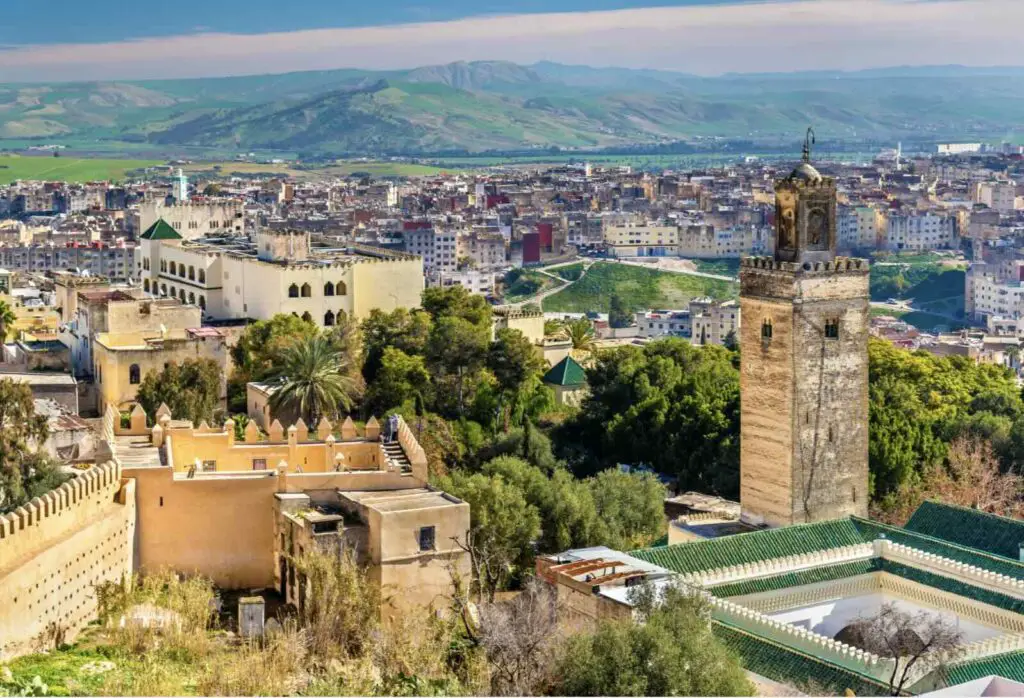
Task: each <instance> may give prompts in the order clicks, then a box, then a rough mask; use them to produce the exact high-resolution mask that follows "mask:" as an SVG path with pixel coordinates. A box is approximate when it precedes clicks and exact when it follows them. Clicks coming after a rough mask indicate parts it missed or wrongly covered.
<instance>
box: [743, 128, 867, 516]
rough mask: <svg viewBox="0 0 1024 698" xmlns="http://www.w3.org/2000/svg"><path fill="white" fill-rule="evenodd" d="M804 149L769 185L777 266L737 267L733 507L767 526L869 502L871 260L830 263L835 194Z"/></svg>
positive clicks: (854, 509) (749, 263) (770, 261)
mask: <svg viewBox="0 0 1024 698" xmlns="http://www.w3.org/2000/svg"><path fill="white" fill-rule="evenodd" d="M812 143H813V140H812V132H811V131H810V130H809V129H808V134H807V141H806V142H805V145H804V158H803V162H802V163H801V164H800V165H799V166H797V168H796V169H795V170H793V172H792V173H791V174H790V175H789V176H788V177H786V178H785V179H782V180H779V181H777V182H776V183H775V228H776V235H777V239H776V244H775V256H774V258H766V257H748V258H746V259H744V260H743V262H742V265H741V267H740V287H741V290H740V307H741V309H742V318H743V322H742V325H741V332H740V345H741V361H742V369H741V374H740V390H741V396H742V398H741V399H742V410H741V417H740V434H741V444H740V463H741V465H740V469H741V483H740V503H741V506H742V512H743V518H744V520H745V521H748V522H750V523H755V524H762V523H763V524H768V525H770V526H786V525H790V524H795V523H805V522H811V521H821V520H825V519H834V518H839V517H843V516H847V515H850V514H857V515H861V516H864V515H866V513H867V505H868V346H867V342H868V262H867V261H866V260H863V259H849V258H844V257H836V254H835V250H836V185H835V181H834V180H833V179H832V178H831V177H822V176H821V174H819V173H818V171H817V170H816V169H815V168H814V167H813V166H812V165H811V163H810V146H811V144H812Z"/></svg>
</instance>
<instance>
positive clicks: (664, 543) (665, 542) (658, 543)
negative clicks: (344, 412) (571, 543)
mask: <svg viewBox="0 0 1024 698" xmlns="http://www.w3.org/2000/svg"><path fill="white" fill-rule="evenodd" d="M61 346H63V345H61ZM667 545H668V534H667V533H666V534H665V535H663V536H662V537H661V538H659V539H658V540H656V541H654V542H653V543H651V547H652V548H664V547H665V546H667Z"/></svg>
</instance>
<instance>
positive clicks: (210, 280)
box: [139, 231, 425, 327]
mask: <svg viewBox="0 0 1024 698" xmlns="http://www.w3.org/2000/svg"><path fill="white" fill-rule="evenodd" d="M139 250H140V255H141V257H140V261H139V267H140V274H141V275H142V285H143V290H144V291H145V292H147V293H149V294H152V295H154V296H160V297H165V296H167V297H173V298H178V299H179V300H181V301H182V302H185V303H189V304H195V305H197V306H198V307H200V308H201V309H202V310H203V313H204V316H205V317H208V318H213V319H241V318H252V319H255V320H267V319H270V318H271V317H273V316H274V315H277V314H278V313H291V314H294V315H296V316H297V317H302V318H306V319H308V320H310V321H311V322H314V323H316V324H317V325H320V326H323V327H330V326H332V325H334V324H335V323H336V322H337V319H338V317H339V315H342V314H344V315H346V316H348V317H354V318H356V319H362V318H365V317H366V316H367V315H369V313H370V311H371V310H372V309H374V308H380V309H382V310H386V311H390V310H394V309H395V308H403V307H404V308H415V307H418V306H419V303H420V296H421V294H422V292H423V288H424V285H425V284H424V277H423V266H422V262H421V261H420V259H419V258H418V257H415V256H413V255H407V254H402V253H394V252H389V251H386V250H383V249H377V248H363V247H349V248H346V249H343V250H320V249H316V248H311V247H310V236H309V233H306V232H296V231H264V232H262V233H258V234H256V235H255V236H254V240H253V242H252V243H250V242H249V241H248V239H247V238H233V239H229V240H214V239H204V240H195V241H185V240H181V239H174V238H171V237H163V238H153V239H146V237H145V236H143V239H142V240H141V241H140V246H139Z"/></svg>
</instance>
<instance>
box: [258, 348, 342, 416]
mask: <svg viewBox="0 0 1024 698" xmlns="http://www.w3.org/2000/svg"><path fill="white" fill-rule="evenodd" d="M352 368H353V367H352V361H351V358H350V357H348V356H346V355H345V353H344V352H342V351H341V350H340V349H339V347H338V346H337V344H335V343H334V342H333V341H331V337H329V336H327V335H323V334H318V335H316V336H313V337H309V338H305V339H300V340H299V341H297V342H296V343H294V344H291V345H289V346H288V347H287V348H285V349H284V350H283V351H282V352H281V354H280V355H279V357H278V368H277V370H276V371H275V372H274V374H273V379H274V380H276V382H277V390H275V391H274V394H273V396H272V397H271V398H270V407H271V409H272V410H273V411H274V412H275V413H282V412H284V413H288V414H291V415H294V416H297V417H302V419H303V420H305V422H306V424H307V425H315V424H316V423H317V422H319V421H320V418H321V417H328V416H330V417H334V416H337V414H338V413H339V412H342V411H344V412H348V411H350V410H351V409H352V398H353V395H355V393H356V390H357V381H356V379H355V378H354V377H353V370H352Z"/></svg>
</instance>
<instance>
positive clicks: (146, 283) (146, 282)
mask: <svg viewBox="0 0 1024 698" xmlns="http://www.w3.org/2000/svg"><path fill="white" fill-rule="evenodd" d="M142 290H143V291H145V292H146V293H149V279H143V280H142Z"/></svg>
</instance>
